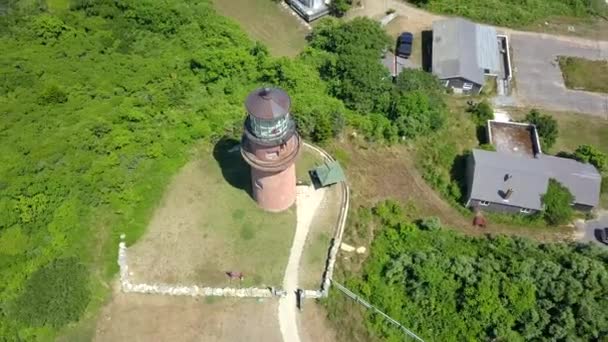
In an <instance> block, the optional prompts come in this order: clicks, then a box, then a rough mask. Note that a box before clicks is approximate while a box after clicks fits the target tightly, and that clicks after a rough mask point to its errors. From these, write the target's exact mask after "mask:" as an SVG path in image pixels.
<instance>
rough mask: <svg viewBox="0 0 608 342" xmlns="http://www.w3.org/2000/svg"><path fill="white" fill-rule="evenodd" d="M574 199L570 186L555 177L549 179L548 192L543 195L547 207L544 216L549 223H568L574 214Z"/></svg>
mask: <svg viewBox="0 0 608 342" xmlns="http://www.w3.org/2000/svg"><path fill="white" fill-rule="evenodd" d="M573 201H574V196H572V194H571V193H570V190H568V188H566V187H565V186H563V185H562V184H561V183H560V182H558V181H557V180H555V179H553V178H551V179H549V186H548V187H547V192H546V193H545V194H544V195H543V196H542V202H543V205H544V207H545V208H544V213H543V216H544V218H545V220H546V221H547V223H549V224H551V225H560V224H565V223H568V222H569V221H570V219H572V215H573V214H574V209H572V202H573Z"/></svg>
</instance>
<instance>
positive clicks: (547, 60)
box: [511, 33, 608, 119]
mask: <svg viewBox="0 0 608 342" xmlns="http://www.w3.org/2000/svg"><path fill="white" fill-rule="evenodd" d="M511 47H512V50H513V56H512V62H513V70H514V78H515V88H516V89H515V98H516V100H517V102H518V104H519V105H523V106H529V107H534V106H538V107H542V108H547V109H553V110H559V111H574V112H580V113H586V114H590V115H594V116H599V117H603V118H607V119H608V94H600V93H591V92H585V91H576V90H570V89H567V88H566V86H565V85H564V81H563V78H562V74H561V70H560V68H559V64H558V63H557V56H577V57H582V58H587V59H593V60H597V59H608V42H595V43H586V44H584V43H581V42H575V41H572V40H569V39H567V38H563V37H550V36H546V35H541V36H539V35H531V34H522V33H514V34H512V35H511Z"/></svg>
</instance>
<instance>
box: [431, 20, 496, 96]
mask: <svg viewBox="0 0 608 342" xmlns="http://www.w3.org/2000/svg"><path fill="white" fill-rule="evenodd" d="M432 64H433V65H432V68H433V73H434V74H435V75H437V77H439V78H440V79H448V78H455V77H462V78H464V79H467V80H469V81H471V82H475V83H477V84H479V85H483V83H484V74H485V72H484V70H486V69H487V70H488V71H489V72H490V73H492V74H497V73H499V71H500V54H499V49H498V40H497V37H496V29H494V28H493V27H490V26H486V25H480V24H475V23H473V22H471V21H468V20H465V19H462V18H450V19H445V20H439V21H435V22H433V53H432Z"/></svg>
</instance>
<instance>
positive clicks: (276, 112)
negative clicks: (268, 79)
mask: <svg viewBox="0 0 608 342" xmlns="http://www.w3.org/2000/svg"><path fill="white" fill-rule="evenodd" d="M290 107H291V99H290V98H289V95H287V93H286V92H285V91H283V90H281V89H278V88H259V89H256V90H254V91H253V92H251V93H250V94H249V96H247V99H246V101H245V108H246V110H247V118H246V119H245V125H244V131H243V138H242V141H241V154H242V156H243V158H244V159H245V161H246V162H247V163H248V164H249V165H250V166H251V187H252V193H253V198H254V199H255V201H256V202H257V203H258V205H259V206H260V207H261V208H262V209H264V210H267V211H271V212H279V211H283V210H285V209H287V208H289V207H290V206H291V205H292V204H293V203H294V202H295V199H296V169H295V161H296V158H297V156H298V153H299V151H300V147H301V144H302V141H301V139H300V136H299V135H298V132H296V126H295V122H294V121H293V119H292V117H291V115H290V114H289V108H290Z"/></svg>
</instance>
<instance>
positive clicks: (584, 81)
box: [559, 5, 608, 93]
mask: <svg viewBox="0 0 608 342" xmlns="http://www.w3.org/2000/svg"><path fill="white" fill-rule="evenodd" d="M607 7H608V5H607ZM559 67H560V68H561V70H562V76H563V77H564V83H565V84H566V87H568V88H570V89H576V90H587V91H594V92H598V93H608V61H606V60H596V61H593V60H588V59H584V58H580V57H564V56H560V57H559Z"/></svg>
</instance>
